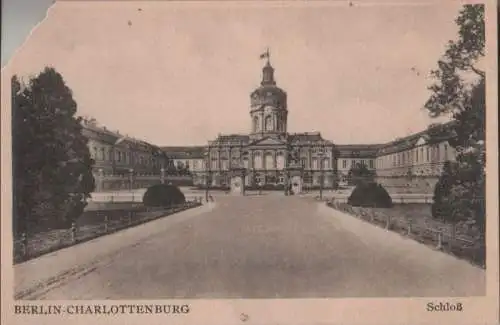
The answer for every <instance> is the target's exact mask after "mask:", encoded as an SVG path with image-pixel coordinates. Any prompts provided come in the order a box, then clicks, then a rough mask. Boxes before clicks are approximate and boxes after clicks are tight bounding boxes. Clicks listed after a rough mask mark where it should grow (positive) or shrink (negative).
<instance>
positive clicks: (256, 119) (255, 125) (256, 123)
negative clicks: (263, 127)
mask: <svg viewBox="0 0 500 325" xmlns="http://www.w3.org/2000/svg"><path fill="white" fill-rule="evenodd" d="M259 129H260V128H259V117H258V116H255V117H254V118H253V130H254V132H259Z"/></svg>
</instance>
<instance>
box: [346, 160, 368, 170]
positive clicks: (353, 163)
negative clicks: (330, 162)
mask: <svg viewBox="0 0 500 325" xmlns="http://www.w3.org/2000/svg"><path fill="white" fill-rule="evenodd" d="M357 164H360V165H363V166H366V167H369V168H374V162H373V159H361V160H355V159H352V160H351V166H349V168H352V167H354V166H356V165H357ZM342 168H343V169H346V168H348V167H347V159H343V160H342Z"/></svg>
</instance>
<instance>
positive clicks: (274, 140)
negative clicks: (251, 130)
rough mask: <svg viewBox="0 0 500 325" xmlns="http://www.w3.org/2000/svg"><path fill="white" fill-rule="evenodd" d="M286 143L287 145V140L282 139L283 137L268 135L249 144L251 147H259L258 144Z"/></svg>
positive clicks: (283, 144)
mask: <svg viewBox="0 0 500 325" xmlns="http://www.w3.org/2000/svg"><path fill="white" fill-rule="evenodd" d="M285 145H286V142H285V141H283V140H281V139H277V138H271V137H268V138H264V139H260V140H257V141H255V142H253V143H251V144H250V145H249V147H257V146H285Z"/></svg>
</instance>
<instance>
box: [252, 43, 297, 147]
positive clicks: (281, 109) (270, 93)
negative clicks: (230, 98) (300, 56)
mask: <svg viewBox="0 0 500 325" xmlns="http://www.w3.org/2000/svg"><path fill="white" fill-rule="evenodd" d="M261 58H267V60H266V64H265V65H264V67H263V68H262V81H261V83H260V87H258V88H257V89H255V90H254V91H253V92H252V94H251V95H250V102H251V104H250V117H251V119H252V128H251V132H250V137H251V138H252V139H259V138H263V137H269V136H271V137H277V138H284V137H285V135H286V129H287V125H286V124H287V115H288V110H287V103H286V100H287V96H286V92H285V91H283V90H282V89H281V88H279V87H277V86H276V81H275V80H274V68H273V67H272V66H271V62H270V59H269V51H267V52H266V53H265V54H263V55H261Z"/></svg>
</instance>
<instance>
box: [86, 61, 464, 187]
mask: <svg viewBox="0 0 500 325" xmlns="http://www.w3.org/2000/svg"><path fill="white" fill-rule="evenodd" d="M264 57H265V58H267V60H266V63H265V65H264V67H263V69H262V79H261V82H260V85H259V86H258V87H257V88H256V89H254V90H253V91H252V92H251V94H250V105H249V128H248V132H246V133H243V134H221V135H218V136H217V137H216V138H215V139H214V140H212V141H209V142H208V144H207V145H206V146H183V147H172V146H170V147H161V148H160V147H157V146H155V145H152V144H149V143H147V142H145V141H141V140H137V139H134V138H131V137H128V136H123V135H121V134H120V133H118V132H111V131H109V130H107V129H106V128H105V127H102V126H98V125H96V124H95V122H91V121H84V124H83V133H84V134H85V135H86V136H87V137H88V138H89V143H88V145H89V149H90V152H91V155H92V158H94V160H95V166H94V175H95V177H96V180H98V182H97V189H96V190H97V191H99V190H109V189H119V188H129V187H145V186H149V185H151V184H155V183H158V182H159V181H160V180H161V181H164V180H165V173H166V172H167V173H168V169H169V167H171V166H176V167H177V168H178V169H181V170H184V171H187V175H191V177H192V183H193V185H196V186H210V187H220V188H230V189H231V190H232V191H234V192H240V193H242V192H243V191H244V189H245V188H276V189H279V188H282V189H289V190H291V191H293V192H295V193H300V192H303V191H304V190H308V189H316V188H319V187H323V188H326V189H328V188H336V187H337V186H338V185H340V186H342V185H347V180H348V173H349V170H350V169H351V168H352V167H353V166H355V165H357V164H363V165H364V166H366V167H367V168H368V169H370V170H371V171H373V172H374V174H375V179H376V181H377V182H379V183H380V184H382V185H383V186H384V187H386V189H387V190H388V191H389V192H399V193H401V192H417V193H432V191H433V189H434V186H435V184H436V182H437V180H438V178H439V176H440V174H441V170H442V167H443V165H444V163H445V162H446V161H452V160H454V159H455V155H456V153H455V152H454V150H453V148H452V147H451V146H450V145H449V144H448V139H449V137H450V136H451V132H449V131H451V128H450V127H451V126H452V125H453V124H452V123H451V122H449V123H445V124H438V125H433V126H430V127H429V128H428V129H427V130H424V131H421V132H418V133H415V134H412V135H409V136H406V137H403V138H398V139H396V140H394V141H390V142H388V143H383V144H336V143H334V142H332V141H330V140H328V139H324V138H323V137H322V135H321V133H319V132H303V133H289V132H288V128H287V125H288V113H289V111H288V103H287V93H286V92H285V91H284V90H283V89H281V88H280V87H278V85H277V82H276V79H275V75H274V68H273V67H272V66H271V63H270V60H269V53H266V55H265V56H264ZM438 129H439V131H440V132H436V130H438ZM442 131H445V132H442ZM433 134H440V137H436V136H433Z"/></svg>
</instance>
